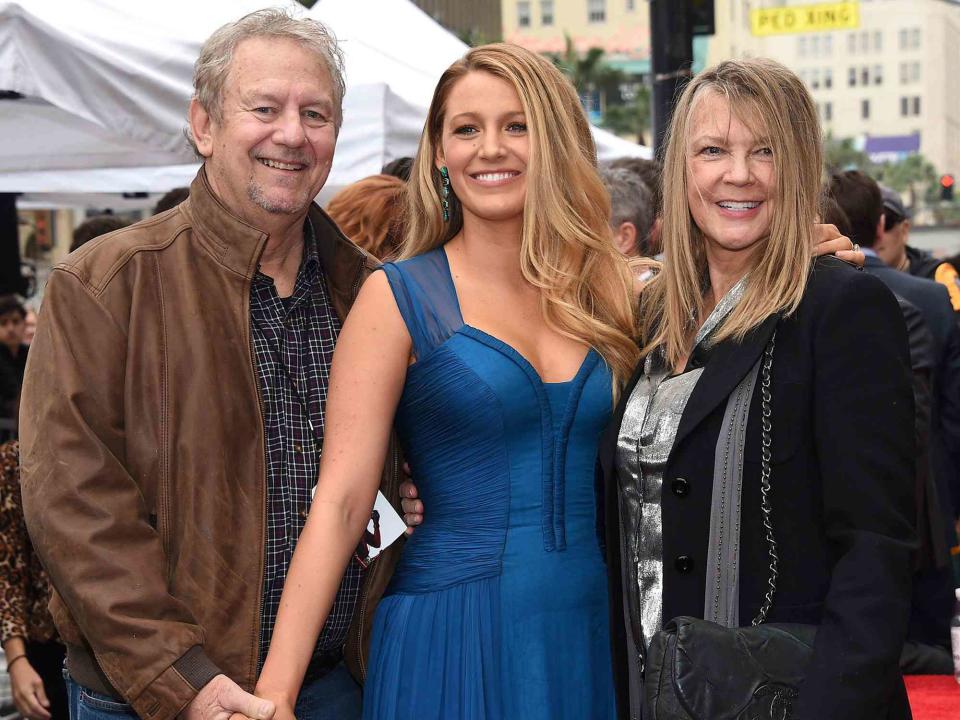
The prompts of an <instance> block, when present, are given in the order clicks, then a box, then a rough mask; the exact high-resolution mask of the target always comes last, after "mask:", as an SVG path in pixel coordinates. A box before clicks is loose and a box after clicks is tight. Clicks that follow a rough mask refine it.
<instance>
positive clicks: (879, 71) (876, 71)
mask: <svg viewBox="0 0 960 720" xmlns="http://www.w3.org/2000/svg"><path fill="white" fill-rule="evenodd" d="M873 84H874V85H883V65H874V66H873Z"/></svg>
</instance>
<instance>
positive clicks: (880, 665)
mask: <svg viewBox="0 0 960 720" xmlns="http://www.w3.org/2000/svg"><path fill="white" fill-rule="evenodd" d="M665 160H666V162H665V167H664V198H665V208H664V219H663V239H664V246H665V250H666V259H665V262H664V266H663V271H662V272H661V273H660V275H659V276H658V277H657V278H656V279H655V280H654V281H652V282H651V283H650V284H649V285H648V286H647V287H646V288H645V290H644V292H643V294H642V297H641V306H640V312H641V318H642V325H641V335H642V338H641V339H642V343H643V361H642V362H641V364H640V365H639V367H638V368H637V371H636V372H635V374H634V376H633V378H632V380H631V382H630V383H629V384H628V385H627V387H626V389H625V391H624V393H623V395H622V399H621V401H620V404H619V407H618V408H617V410H616V411H615V413H614V418H613V421H612V423H611V426H610V429H609V430H608V434H607V436H606V439H605V441H604V442H603V444H602V448H601V461H602V464H603V467H604V471H605V478H606V500H605V514H606V523H605V528H606V537H607V552H608V561H609V566H610V569H611V589H612V592H611V596H612V599H613V603H612V608H613V612H612V617H613V621H612V622H613V636H614V647H615V657H616V658H617V659H618V662H616V663H615V669H616V672H617V679H618V690H619V704H620V709H621V714H622V716H623V717H627V713H628V712H630V713H635V712H638V711H639V706H640V704H641V697H642V692H641V684H642V679H641V668H642V665H643V658H644V653H645V651H646V649H647V647H648V646H649V644H650V642H651V640H652V638H653V636H654V635H655V634H656V633H657V632H658V631H659V630H660V629H661V628H662V627H663V625H664V623H665V622H666V621H667V620H670V619H671V618H673V617H676V616H683V615H688V616H693V617H697V618H707V619H711V620H714V621H716V622H719V623H721V624H724V625H727V626H738V625H749V624H750V622H751V619H752V618H754V617H756V616H757V615H758V614H759V613H760V608H761V605H762V604H763V601H764V597H765V593H766V592H767V590H768V589H769V586H768V582H769V580H770V576H771V572H770V569H769V566H770V560H771V559H770V556H769V552H768V544H767V540H766V531H765V528H764V514H763V512H762V510H761V467H762V465H763V463H762V462H761V458H762V453H763V451H764V446H765V445H766V440H765V439H764V438H763V433H762V431H764V430H767V431H769V432H768V433H767V435H768V438H767V439H769V437H772V441H771V443H770V444H769V445H768V449H769V452H770V455H769V458H770V464H771V468H772V473H771V475H772V477H771V484H772V491H771V492H770V493H769V499H770V500H771V502H772V508H773V509H772V527H773V530H774V536H775V540H776V542H777V549H778V554H779V576H778V577H777V578H776V579H775V581H776V591H775V594H774V595H773V605H772V609H770V610H769V613H768V615H767V619H768V620H773V621H779V622H795V623H808V624H813V625H816V626H818V628H817V636H816V643H815V647H814V651H813V659H812V661H811V662H810V665H809V667H808V668H807V671H806V680H805V682H804V683H803V685H802V688H801V691H800V697H799V706H798V707H796V708H794V712H795V713H796V714H795V715H791V717H797V718H804V719H805V720H813V719H814V718H816V719H817V720H822V719H824V718H843V720H852V719H854V718H858V719H859V718H862V719H863V720H867V718H887V717H889V718H901V717H909V709H908V707H907V705H906V699H905V694H904V691H903V684H902V681H901V679H900V674H899V671H898V667H897V659H898V656H899V652H900V648H901V645H902V643H903V639H904V635H905V632H906V620H907V613H908V608H909V600H910V590H909V588H910V548H911V544H912V542H913V528H912V522H911V518H912V515H913V509H912V498H911V488H912V479H911V478H912V464H913V460H912V454H913V448H912V443H913V432H912V417H913V410H912V398H911V392H910V383H909V379H908V378H909V368H910V364H909V358H908V352H907V341H906V333H905V329H904V326H903V321H902V319H901V316H900V313H899V311H898V308H897V303H896V301H895V299H894V297H893V296H892V295H891V294H890V293H889V292H888V291H887V290H886V288H885V287H884V286H883V285H882V284H881V283H879V282H877V281H876V280H875V279H874V278H872V277H870V276H869V275H865V274H863V273H860V272H857V271H856V270H855V269H854V268H853V267H850V266H848V265H846V264H845V263H843V262H841V261H839V260H837V259H835V258H832V257H826V258H820V259H817V260H816V261H813V262H811V259H810V253H809V250H808V248H809V247H810V243H811V237H812V234H813V233H814V223H815V221H816V218H817V215H818V198H819V196H820V184H821V175H822V157H821V137H820V129H819V124H818V121H817V114H816V109H815V106H814V103H813V101H812V100H811V98H810V95H809V94H808V92H807V90H806V89H805V88H804V86H803V83H802V82H801V81H800V80H799V79H798V78H797V77H796V76H795V75H794V74H793V73H791V72H790V71H789V70H787V69H786V68H784V67H783V66H781V65H779V64H777V63H775V62H772V61H769V60H738V61H729V62H724V63H721V64H720V65H718V66H716V67H715V68H712V69H710V70H707V71H706V72H704V73H702V74H700V75H698V76H697V77H696V78H694V79H693V80H692V81H691V83H690V84H689V85H688V86H687V88H686V90H685V91H684V93H683V95H682V97H681V98H680V101H679V103H678V104H677V107H676V110H675V115H674V120H673V126H672V129H671V134H670V138H669V143H668V146H667V151H666V158H665ZM761 359H763V362H762V363H758V361H760V360H761ZM768 362H769V363H770V364H769V365H767V372H768V373H769V376H768V379H769V385H762V384H761V385H756V386H752V385H750V383H752V382H756V373H757V372H758V370H759V368H760V366H761V365H766V364H767V363H768ZM751 373H753V376H752V378H751ZM760 382H761V383H762V382H763V378H762V377H761V381H760ZM743 388H752V389H755V392H752V390H750V389H748V390H747V392H746V395H743V396H742V397H743V398H746V403H745V404H744V405H743V408H742V410H740V409H737V408H736V407H734V408H733V414H732V415H731V414H728V413H729V411H730V409H731V403H730V402H729V400H730V399H731V397H734V395H735V393H738V392H740V391H741V390H742V389H743ZM751 392H752V395H751V394H750V393H751ZM751 397H752V400H751V399H750V398H751ZM763 404H766V405H767V406H768V409H769V411H770V417H769V418H768V419H769V421H770V423H771V426H770V427H767V428H764V427H762V423H763V421H764V418H763V417H762V407H761V406H762V405H763ZM738 412H739V413H740V414H739V415H737V413H738ZM731 418H733V419H734V422H733V424H731V422H730V419H731ZM737 418H739V420H738V421H737V420H736V419H737ZM737 422H739V425H738V424H736V423H737ZM731 430H732V432H734V433H743V432H745V441H744V442H745V446H744V444H743V443H741V444H740V445H738V444H737V443H736V442H732V441H731V440H730V437H731V436H730V435H728V431H731ZM740 450H742V451H743V452H742V456H740V455H739V454H738V453H739V452H740ZM735 461H736V462H735ZM728 470H729V471H730V472H727V471H728ZM724 498H726V500H727V503H726V505H724V504H723V503H724ZM731 500H732V501H733V502H732V503H731V502H730V501H731ZM723 522H728V523H731V524H734V527H735V528H736V529H734V530H733V531H732V536H733V538H734V542H736V540H737V539H738V540H739V550H738V551H737V550H734V549H733V548H731V547H730V545H729V544H728V545H724V546H723V547H721V544H720V543H718V542H717V541H716V538H717V537H718V533H722V532H723V528H722V527H721V525H722V523H723ZM737 530H738V531H737ZM729 532H730V531H728V533H729ZM728 537H729V534H728ZM721 580H722V583H721ZM718 587H724V588H725V589H726V590H730V589H732V593H730V592H725V593H724V594H723V595H722V596H721V595H720V594H719V593H717V592H716V589H717V588H718ZM736 671H737V669H734V672H736ZM630 716H631V717H633V716H634V715H630Z"/></svg>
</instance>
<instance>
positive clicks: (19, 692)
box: [9, 657, 50, 720]
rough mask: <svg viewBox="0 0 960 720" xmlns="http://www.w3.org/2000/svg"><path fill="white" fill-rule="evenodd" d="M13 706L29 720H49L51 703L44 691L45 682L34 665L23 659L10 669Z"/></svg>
mask: <svg viewBox="0 0 960 720" xmlns="http://www.w3.org/2000/svg"><path fill="white" fill-rule="evenodd" d="M9 670H10V686H11V689H12V690H13V704H14V705H16V706H17V710H18V711H19V712H20V714H21V715H23V717H25V718H27V720H49V719H50V710H49V708H50V701H49V700H47V693H46V692H45V691H44V689H43V680H41V679H40V676H39V675H37V671H36V670H34V669H33V665H31V664H30V661H29V660H27V658H26V657H23V658H21V659H19V660H17V661H16V662H14V663H13V665H11V666H10V667H9Z"/></svg>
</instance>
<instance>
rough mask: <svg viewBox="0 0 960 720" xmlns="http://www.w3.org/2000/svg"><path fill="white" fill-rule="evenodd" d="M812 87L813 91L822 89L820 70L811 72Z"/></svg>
mask: <svg viewBox="0 0 960 720" xmlns="http://www.w3.org/2000/svg"><path fill="white" fill-rule="evenodd" d="M810 87H811V89H813V90H819V89H820V69H819V68H814V69H813V70H811V71H810Z"/></svg>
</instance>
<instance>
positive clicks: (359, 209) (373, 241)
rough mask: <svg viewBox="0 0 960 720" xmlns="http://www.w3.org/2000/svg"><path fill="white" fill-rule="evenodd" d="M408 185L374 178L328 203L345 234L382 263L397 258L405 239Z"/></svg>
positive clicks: (328, 210)
mask: <svg viewBox="0 0 960 720" xmlns="http://www.w3.org/2000/svg"><path fill="white" fill-rule="evenodd" d="M405 202H406V197H405V195H404V182H403V181H402V180H400V179H399V178H395V177H393V176H391V175H371V176H370V177H367V178H364V179H363V180H358V181H357V182H355V183H353V184H352V185H347V187H345V188H343V190H341V191H340V192H338V193H337V194H336V195H334V196H333V198H332V199H331V200H330V202H329V203H328V204H327V208H326V209H327V214H328V215H329V216H330V217H331V218H332V219H333V221H334V222H335V223H336V224H337V225H339V226H340V229H341V230H343V234H344V235H346V236H347V237H348V238H350V239H351V240H353V242H355V243H356V244H357V245H359V246H360V247H361V248H363V249H364V250H366V251H367V252H368V253H370V254H371V255H373V256H374V257H375V258H377V259H378V260H384V261H386V260H393V259H396V257H397V254H398V252H399V250H400V243H401V241H402V240H403V211H404V204H405Z"/></svg>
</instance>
